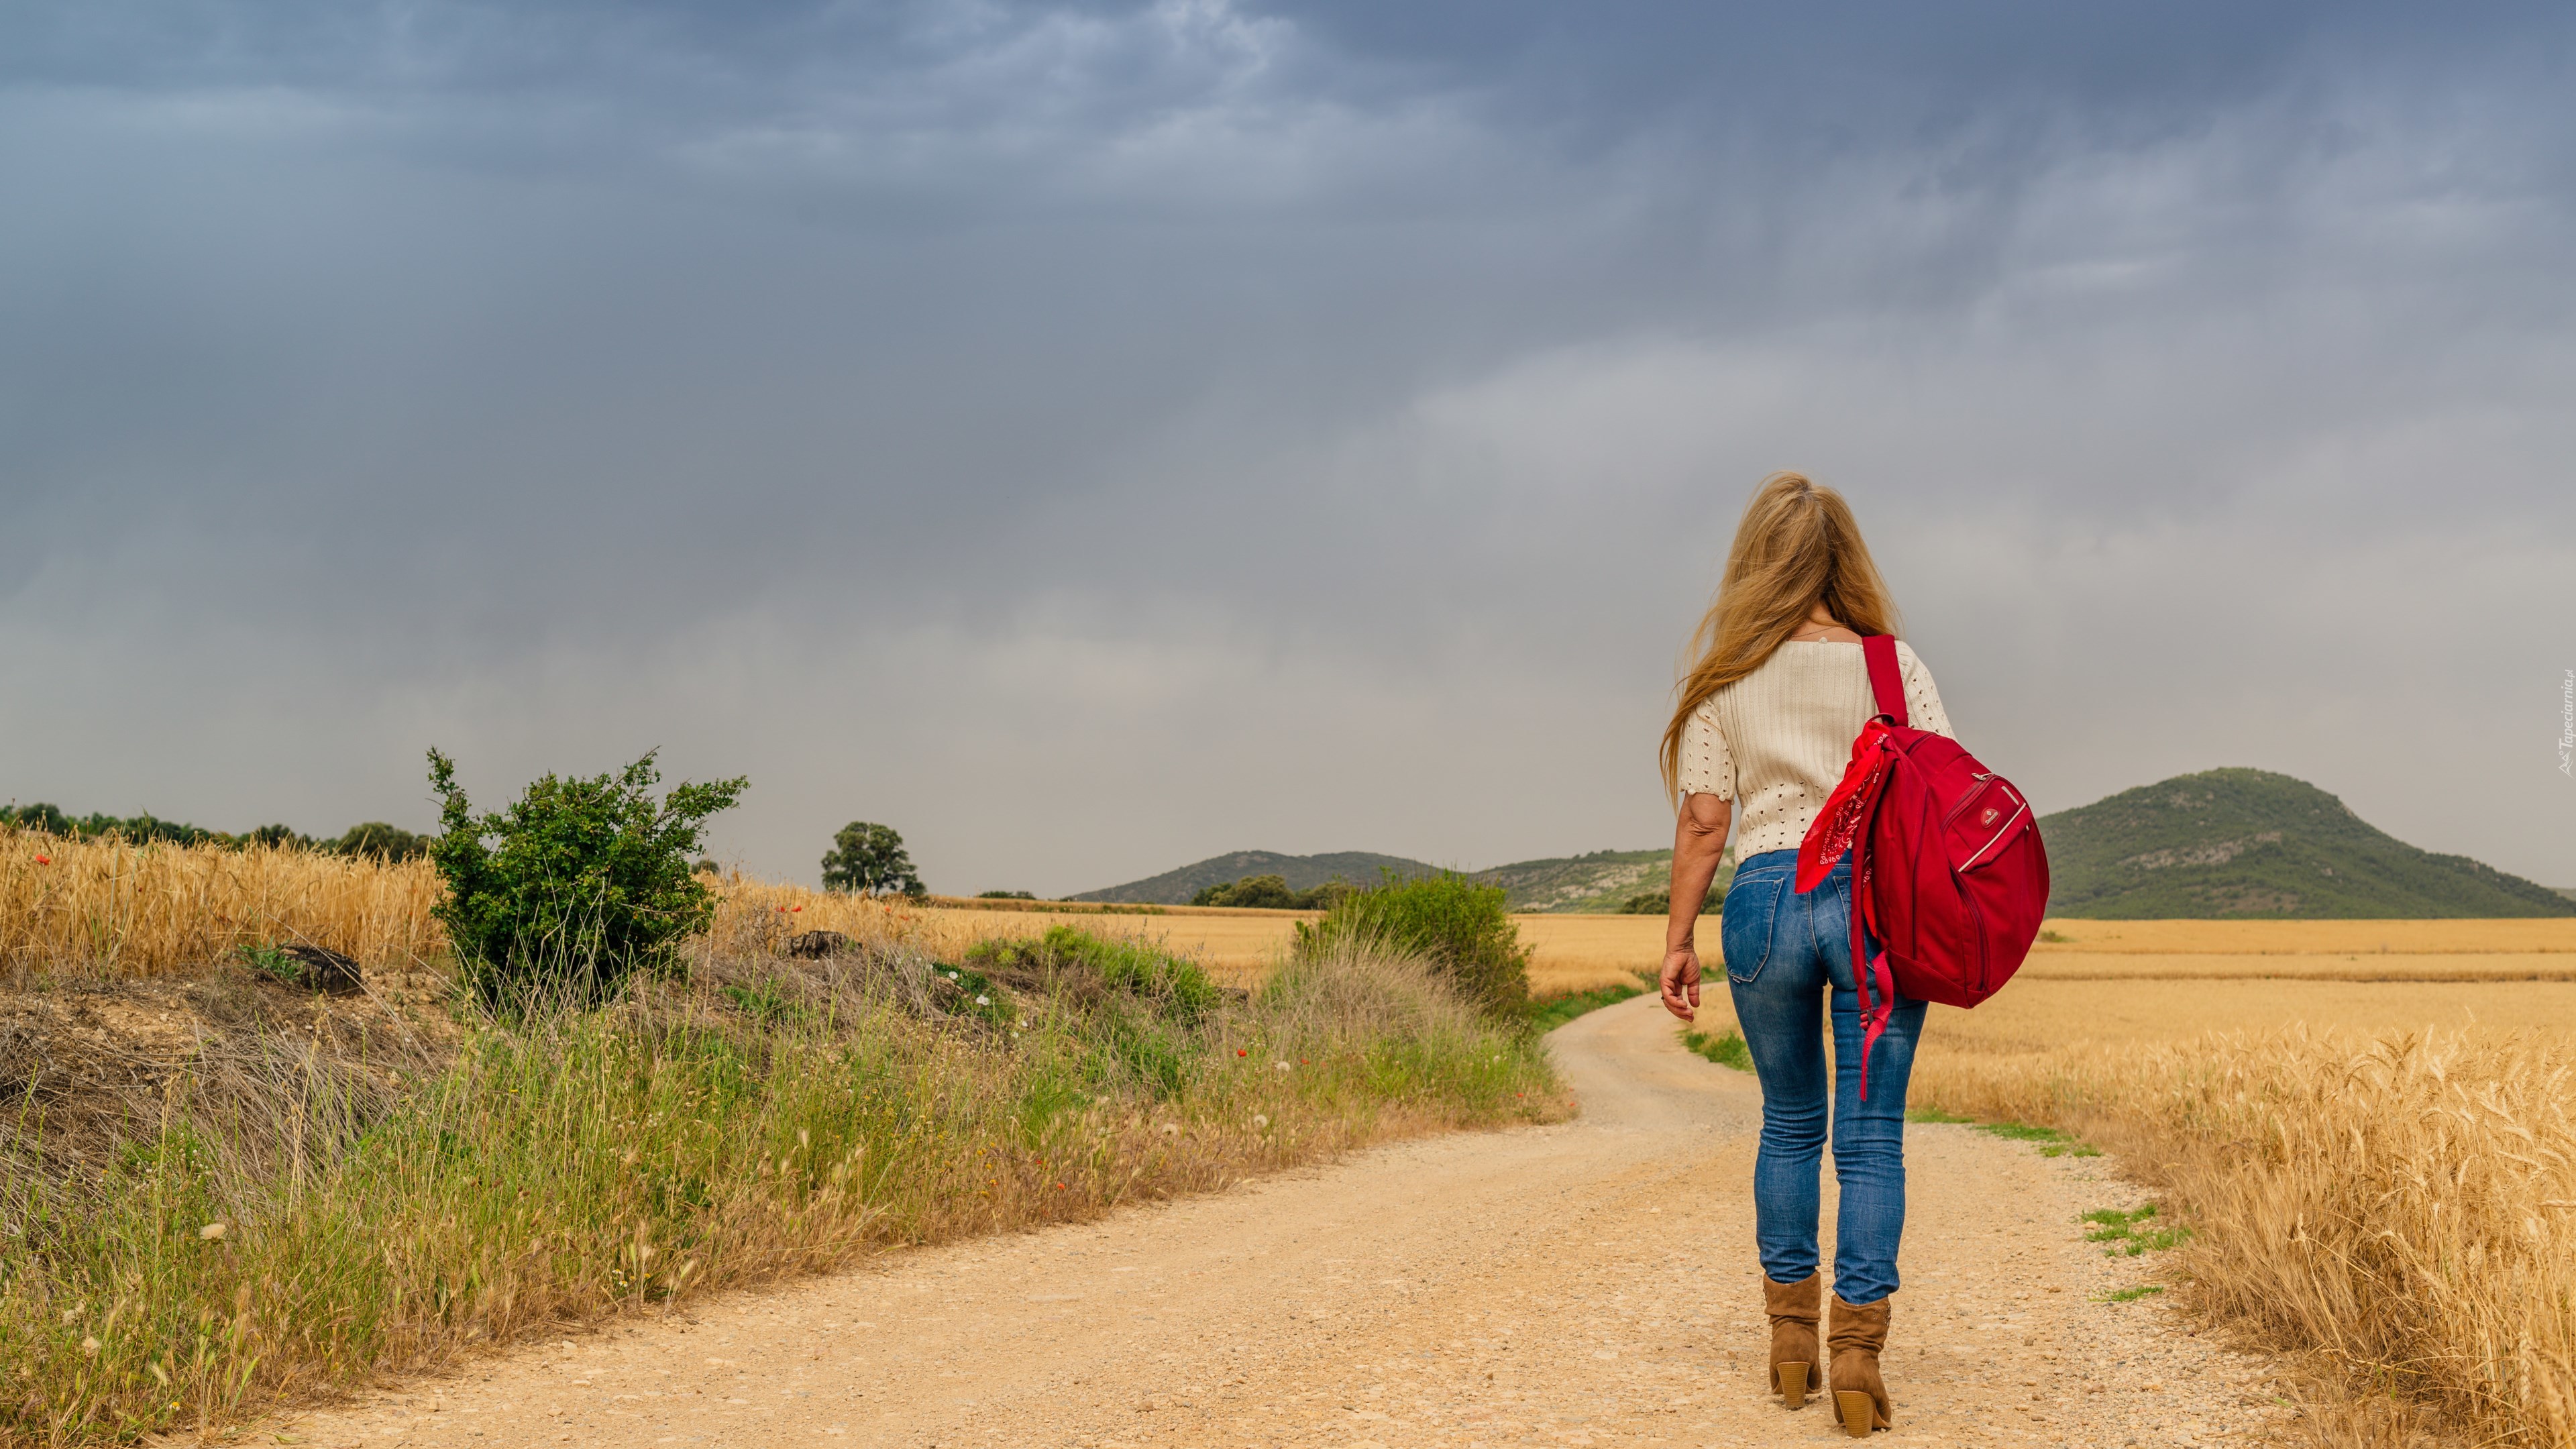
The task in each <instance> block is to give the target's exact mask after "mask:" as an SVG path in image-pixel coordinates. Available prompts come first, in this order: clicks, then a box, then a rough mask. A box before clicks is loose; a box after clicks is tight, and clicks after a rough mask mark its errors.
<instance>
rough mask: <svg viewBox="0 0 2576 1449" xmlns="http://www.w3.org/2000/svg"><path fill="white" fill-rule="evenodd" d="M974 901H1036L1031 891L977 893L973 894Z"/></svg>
mask: <svg viewBox="0 0 2576 1449" xmlns="http://www.w3.org/2000/svg"><path fill="white" fill-rule="evenodd" d="M975 899H977V900H979V901H1033V900H1036V899H1037V896H1036V894H1035V893H1034V892H1031V891H977V892H975Z"/></svg>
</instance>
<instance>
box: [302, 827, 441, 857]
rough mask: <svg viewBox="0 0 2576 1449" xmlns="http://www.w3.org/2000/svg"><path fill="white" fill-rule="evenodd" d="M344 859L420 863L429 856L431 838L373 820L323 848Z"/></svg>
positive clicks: (351, 828) (352, 829)
mask: <svg viewBox="0 0 2576 1449" xmlns="http://www.w3.org/2000/svg"><path fill="white" fill-rule="evenodd" d="M323 848H324V849H326V850H330V851H334V852H336V853H338V854H341V855H357V856H371V857H373V858H375V859H377V860H391V861H401V860H418V859H419V858H420V857H422V856H424V855H427V854H428V853H429V837H428V836H426V835H414V834H412V833H411V832H410V831H408V830H405V829H403V828H402V827H401V826H399V825H388V824H386V823H385V822H384V821H382V820H370V821H368V822H366V823H365V824H363V825H352V826H350V827H349V832H348V833H347V834H346V835H343V836H341V837H340V838H339V839H337V840H334V841H331V842H330V843H329V844H327V845H326V846H324V847H323Z"/></svg>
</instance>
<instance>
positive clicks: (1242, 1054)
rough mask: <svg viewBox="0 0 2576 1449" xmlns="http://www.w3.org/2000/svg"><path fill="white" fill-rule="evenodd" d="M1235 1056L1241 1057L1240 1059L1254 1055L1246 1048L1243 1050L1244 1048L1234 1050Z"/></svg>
mask: <svg viewBox="0 0 2576 1449" xmlns="http://www.w3.org/2000/svg"><path fill="white" fill-rule="evenodd" d="M1234 1054H1235V1055H1236V1056H1239V1057H1248V1056H1250V1055H1252V1053H1251V1052H1250V1051H1248V1050H1246V1049H1244V1048H1242V1047H1236V1048H1235V1049H1234Z"/></svg>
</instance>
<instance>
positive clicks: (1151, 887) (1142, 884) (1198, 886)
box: [1065, 850, 1439, 906]
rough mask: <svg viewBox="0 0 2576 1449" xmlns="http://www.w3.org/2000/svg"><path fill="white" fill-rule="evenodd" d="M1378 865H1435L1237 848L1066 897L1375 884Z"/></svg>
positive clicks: (1140, 900) (1185, 898)
mask: <svg viewBox="0 0 2576 1449" xmlns="http://www.w3.org/2000/svg"><path fill="white" fill-rule="evenodd" d="M1380 870H1390V871H1393V872H1395V873H1396V874H1397V875H1399V876H1416V875H1435V874H1437V873H1438V871H1439V867H1437V866H1430V865H1424V864H1423V863H1422V862H1421V861H1418V860H1407V859H1405V858H1404V857H1403V856H1400V855H1378V854H1376V853H1374V852H1371V851H1366V850H1337V851H1333V852H1331V853H1330V854H1326V855H1281V854H1280V853H1279V852H1277V851H1275V850H1238V851H1236V852H1234V853H1233V854H1231V855H1212V856H1209V857H1208V858H1207V859H1205V860H1202V861H1199V862H1198V863H1196V864H1194V865H1185V866H1182V867H1181V868H1180V869H1179V870H1167V871H1165V872H1163V873H1162V874H1161V875H1157V876H1148V877H1146V878H1145V879H1143V880H1136V881H1129V882H1128V883H1127V884H1125V885H1115V886H1110V887H1107V888H1106V889H1103V890H1096V891H1084V892H1083V893H1082V894H1080V895H1078V896H1067V897H1066V898H1065V899H1067V900H1075V901H1117V902H1121V903H1124V904H1131V905H1157V906H1185V905H1188V904H1189V903H1190V897H1192V896H1194V895H1197V894H1198V893H1199V892H1200V891H1202V890H1205V889H1207V888H1208V887H1209V886H1212V885H1226V884H1229V883H1231V882H1234V881H1238V880H1241V879H1243V878H1244V877H1245V876H1248V875H1275V876H1284V877H1286V878H1287V881H1288V889H1290V890H1292V891H1310V890H1313V889H1314V888H1315V887H1317V886H1319V885H1322V884H1323V883H1324V882H1326V881H1328V880H1346V881H1349V882H1351V883H1352V884H1353V885H1374V884H1376V883H1377V879H1378V872H1379V871H1380Z"/></svg>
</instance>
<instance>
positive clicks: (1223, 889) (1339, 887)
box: [1190, 875, 1357, 911]
mask: <svg viewBox="0 0 2576 1449" xmlns="http://www.w3.org/2000/svg"><path fill="white" fill-rule="evenodd" d="M1355 889H1357V887H1355V886H1353V885H1352V884H1351V883H1350V882H1349V881H1343V880H1328V881H1326V882H1324V883H1323V884H1322V885H1319V886H1317V887H1315V888H1314V889H1313V890H1309V891H1296V890H1290V889H1289V888H1288V877H1286V876H1284V875H1248V876H1245V877H1243V878H1242V879H1241V880H1235V881H1228V882H1226V883H1225V884H1223V885H1212V886H1203V887H1201V888H1200V890H1199V893H1198V894H1197V895H1194V896H1192V897H1190V904H1191V905H1194V906H1244V907H1249V908H1252V909H1254V910H1266V911H1320V910H1324V909H1327V908H1329V907H1330V906H1331V905H1332V903H1333V902H1334V901H1337V900H1339V899H1341V898H1342V897H1343V896H1346V895H1348V894H1350V893H1351V892H1352V891H1353V890H1355Z"/></svg>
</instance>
